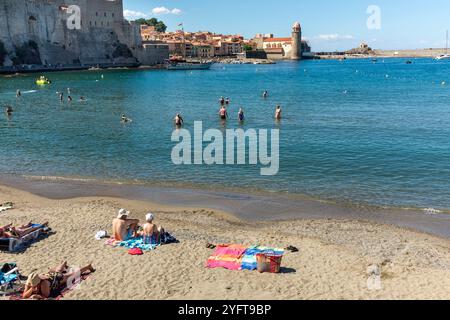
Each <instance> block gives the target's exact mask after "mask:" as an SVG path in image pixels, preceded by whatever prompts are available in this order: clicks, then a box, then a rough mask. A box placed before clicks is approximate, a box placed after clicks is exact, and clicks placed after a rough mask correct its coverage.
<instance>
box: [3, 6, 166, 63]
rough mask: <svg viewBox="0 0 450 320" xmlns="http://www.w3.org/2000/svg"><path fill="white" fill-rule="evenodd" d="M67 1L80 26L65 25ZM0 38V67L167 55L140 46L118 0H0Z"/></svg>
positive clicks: (162, 50) (136, 31)
mask: <svg viewBox="0 0 450 320" xmlns="http://www.w3.org/2000/svg"><path fill="white" fill-rule="evenodd" d="M70 5H76V6H78V7H79V8H80V9H81V28H80V29H75V30H71V29H70V28H68V25H67V20H68V18H69V17H70V16H71V15H72V14H71V13H69V12H68V8H69V6H70ZM0 41H1V42H2V43H3V44H4V47H5V49H6V51H7V55H6V58H5V61H4V63H3V65H4V66H11V65H13V64H39V63H38V62H40V64H43V65H47V64H52V65H55V64H63V65H70V64H119V65H120V64H130V63H136V62H139V63H142V64H148V65H151V64H156V63H162V62H163V61H162V60H164V58H166V57H168V48H167V52H165V51H166V48H165V47H164V46H160V47H157V48H156V49H155V48H152V50H151V51H149V50H148V49H146V48H144V47H143V46H142V42H141V37H140V29H139V26H138V25H137V24H134V23H131V22H128V21H126V20H125V19H124V17H123V3H122V0H19V1H18V0H0ZM30 41H31V43H30ZM36 45H37V48H35V47H36Z"/></svg>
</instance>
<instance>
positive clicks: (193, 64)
mask: <svg viewBox="0 0 450 320" xmlns="http://www.w3.org/2000/svg"><path fill="white" fill-rule="evenodd" d="M212 64H213V63H212V62H211V61H206V62H204V61H187V60H185V59H179V58H172V59H169V60H166V69H167V70H209V69H211V66H212Z"/></svg>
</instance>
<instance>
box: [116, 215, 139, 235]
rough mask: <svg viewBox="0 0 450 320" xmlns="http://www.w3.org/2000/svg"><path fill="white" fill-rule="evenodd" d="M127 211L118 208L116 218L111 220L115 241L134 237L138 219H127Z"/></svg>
mask: <svg viewBox="0 0 450 320" xmlns="http://www.w3.org/2000/svg"><path fill="white" fill-rule="evenodd" d="M129 215H130V212H129V211H126V210H125V209H120V210H119V214H118V216H117V218H115V219H114V220H113V222H112V229H113V237H114V240H117V241H126V240H129V239H132V238H134V237H136V235H137V234H136V232H137V228H138V225H139V220H137V219H128V216H129Z"/></svg>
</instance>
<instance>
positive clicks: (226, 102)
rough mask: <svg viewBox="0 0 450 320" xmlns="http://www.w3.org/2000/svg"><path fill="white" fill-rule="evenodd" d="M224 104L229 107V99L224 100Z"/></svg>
mask: <svg viewBox="0 0 450 320" xmlns="http://www.w3.org/2000/svg"><path fill="white" fill-rule="evenodd" d="M225 104H226V105H227V106H228V105H230V98H227V99H226V100H225Z"/></svg>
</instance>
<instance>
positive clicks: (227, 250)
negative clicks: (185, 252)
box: [206, 244, 247, 270]
mask: <svg viewBox="0 0 450 320" xmlns="http://www.w3.org/2000/svg"><path fill="white" fill-rule="evenodd" d="M246 250H247V247H245V246H241V245H238V244H230V245H225V244H223V245H219V246H217V248H216V250H215V251H214V254H213V255H212V256H211V257H209V259H208V261H207V263H206V266H207V268H225V269H228V270H240V269H241V265H242V257H243V256H244V253H245V251H246Z"/></svg>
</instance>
